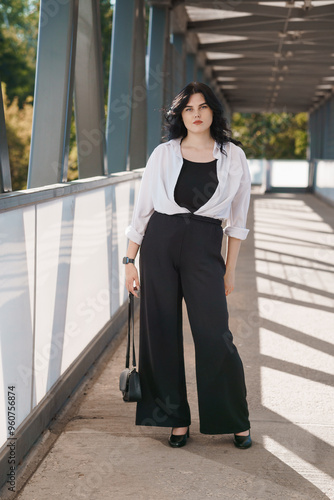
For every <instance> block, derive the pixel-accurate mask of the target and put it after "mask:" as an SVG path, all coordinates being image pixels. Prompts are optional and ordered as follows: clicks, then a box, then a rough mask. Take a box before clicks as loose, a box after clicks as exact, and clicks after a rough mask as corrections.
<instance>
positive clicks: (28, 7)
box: [0, 0, 38, 109]
mask: <svg viewBox="0 0 334 500" xmlns="http://www.w3.org/2000/svg"><path fill="white" fill-rule="evenodd" d="M37 4H38V1H37V0H2V1H1V4H0V75H1V79H2V81H3V82H5V83H6V84H7V97H8V99H9V102H10V103H11V102H12V101H13V99H14V98H15V97H16V98H17V103H18V106H19V108H20V109H22V107H23V103H24V102H25V101H26V99H27V98H28V97H30V96H32V95H33V93H34V79H35V64H36V46H37V33H38V9H37Z"/></svg>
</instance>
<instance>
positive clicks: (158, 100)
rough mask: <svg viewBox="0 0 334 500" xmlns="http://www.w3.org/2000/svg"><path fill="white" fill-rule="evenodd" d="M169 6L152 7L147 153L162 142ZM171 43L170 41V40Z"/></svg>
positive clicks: (148, 78) (149, 47) (149, 39)
mask: <svg viewBox="0 0 334 500" xmlns="http://www.w3.org/2000/svg"><path fill="white" fill-rule="evenodd" d="M167 29H168V7H164V6H163V7H158V6H156V5H152V6H151V7H150V22H149V37H148V72H147V116H148V120H147V153H148V154H151V153H152V151H153V149H154V148H155V147H156V146H157V145H158V144H159V143H160V142H161V126H162V116H161V112H160V110H161V108H162V106H163V105H164V82H165V78H166V76H165V75H166V62H167V61H166V54H167V45H166V44H167V39H166V37H167V34H168V33H167ZM168 44H169V41H168Z"/></svg>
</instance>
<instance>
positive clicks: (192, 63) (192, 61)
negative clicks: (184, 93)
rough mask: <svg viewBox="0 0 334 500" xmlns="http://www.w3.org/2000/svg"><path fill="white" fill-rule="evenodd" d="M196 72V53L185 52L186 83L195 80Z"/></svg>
mask: <svg viewBox="0 0 334 500" xmlns="http://www.w3.org/2000/svg"><path fill="white" fill-rule="evenodd" d="M195 72H196V55H195V54H187V55H186V81H187V83H190V82H193V81H194V80H195V78H196V77H195Z"/></svg>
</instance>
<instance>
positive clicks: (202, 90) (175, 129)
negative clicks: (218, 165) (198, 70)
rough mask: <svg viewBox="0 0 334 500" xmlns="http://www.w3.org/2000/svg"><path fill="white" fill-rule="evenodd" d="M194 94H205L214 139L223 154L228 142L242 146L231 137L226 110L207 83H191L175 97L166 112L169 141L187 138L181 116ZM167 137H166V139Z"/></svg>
mask: <svg viewBox="0 0 334 500" xmlns="http://www.w3.org/2000/svg"><path fill="white" fill-rule="evenodd" d="M192 94H203V95H204V97H205V101H206V103H207V105H208V106H209V107H210V108H211V110H212V111H213V120H212V124H211V126H210V132H211V136H212V138H213V139H214V140H215V141H216V142H217V143H218V144H219V145H220V150H221V152H222V153H223V152H224V151H223V145H224V144H225V143H226V142H233V143H234V144H237V145H240V144H241V142H240V141H236V140H235V139H232V137H231V130H230V129H229V128H228V125H227V121H226V119H225V118H224V110H223V106H222V104H221V102H220V101H219V100H218V99H217V97H216V96H215V94H214V93H213V91H212V90H211V89H210V87H208V85H206V84H205V83H200V82H191V83H188V85H186V86H185V87H184V88H183V89H182V90H181V92H179V93H178V94H177V96H175V97H174V99H173V102H172V104H171V106H170V107H169V109H168V110H167V111H166V110H164V111H165V120H166V122H167V123H166V126H165V128H166V129H167V134H166V136H167V139H168V140H170V139H177V138H178V137H182V138H184V137H186V136H187V133H188V131H187V129H186V127H185V125H184V123H183V119H182V116H181V113H182V111H183V110H184V108H185V107H186V106H187V104H188V101H189V99H190V96H191V95H192ZM166 136H165V137H166Z"/></svg>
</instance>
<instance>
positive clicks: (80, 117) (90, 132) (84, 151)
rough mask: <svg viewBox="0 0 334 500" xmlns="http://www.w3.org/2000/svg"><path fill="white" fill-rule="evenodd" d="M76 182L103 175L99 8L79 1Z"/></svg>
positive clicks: (91, 1)
mask: <svg viewBox="0 0 334 500" xmlns="http://www.w3.org/2000/svg"><path fill="white" fill-rule="evenodd" d="M74 89H75V92H74V96H75V121H76V133H77V147H78V166H79V178H81V179H82V178H86V177H95V176H97V175H106V174H107V157H106V144H105V111H104V96H103V94H104V91H103V71H102V45H101V21H100V6H99V3H98V2H96V1H95V0H80V3H79V18H78V36H77V50H76V59H75V81H74Z"/></svg>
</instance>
